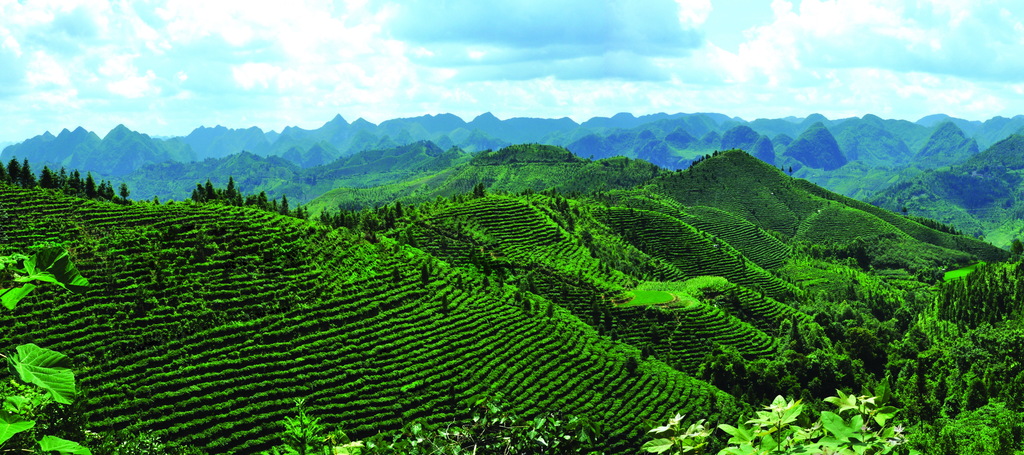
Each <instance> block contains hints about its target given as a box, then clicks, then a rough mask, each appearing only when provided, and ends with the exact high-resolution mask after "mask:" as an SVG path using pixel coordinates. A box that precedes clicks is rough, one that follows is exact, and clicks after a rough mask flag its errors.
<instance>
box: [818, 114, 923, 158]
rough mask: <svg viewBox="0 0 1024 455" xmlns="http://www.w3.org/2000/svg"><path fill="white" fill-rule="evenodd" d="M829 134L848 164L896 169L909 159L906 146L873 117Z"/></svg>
mask: <svg viewBox="0 0 1024 455" xmlns="http://www.w3.org/2000/svg"><path fill="white" fill-rule="evenodd" d="M833 133H834V135H835V138H836V142H837V143H838V144H839V148H840V149H841V150H842V151H843V153H844V154H845V155H846V158H847V159H848V160H849V161H862V162H864V163H865V164H867V165H870V166H873V167H878V166H897V165H903V164H906V163H908V162H909V161H910V159H911V158H912V156H913V153H912V152H911V151H910V148H909V147H907V144H906V143H905V142H903V141H902V140H901V139H900V138H898V137H896V136H895V135H893V134H892V133H891V132H889V131H888V130H887V129H886V125H885V124H884V122H883V121H882V119H880V118H878V117H875V116H867V115H865V116H864V117H863V118H861V119H852V120H849V121H846V122H843V123H842V124H840V125H837V126H836V127H834V128H833Z"/></svg>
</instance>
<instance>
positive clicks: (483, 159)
mask: <svg viewBox="0 0 1024 455" xmlns="http://www.w3.org/2000/svg"><path fill="white" fill-rule="evenodd" d="M665 172H666V171H665V170H663V169H661V168H659V167H657V166H654V165H653V164H651V163H648V162H646V161H641V160H631V159H629V158H623V157H619V158H609V159H604V160H599V161H591V160H586V159H582V158H579V157H578V156H576V155H574V154H572V153H571V152H569V151H568V150H566V149H564V148H561V147H555V146H547V145H537V144H530V145H516V146H510V147H506V148H504V149H501V150H497V151H492V152H481V153H480V154H477V155H476V156H474V157H473V159H472V160H471V161H470V162H468V163H465V164H462V165H456V166H452V167H450V168H447V169H444V170H441V171H439V172H436V173H433V174H429V175H423V176H419V177H416V178H413V179H410V180H405V181H402V182H398V183H392V184H388V185H382V186H378V187H373V188H366V189H362V188H336V189H333V190H331V191H328V192H327V193H324V194H323V195H322V196H320V197H318V198H316V199H314V200H313V201H311V202H310V203H309V208H310V210H311V212H312V213H319V212H322V211H324V210H337V209H338V208H339V207H340V208H343V209H346V210H353V209H362V208H366V207H372V206H374V205H379V204H388V203H392V202H395V201H401V202H403V203H407V204H410V203H411V204H417V203H421V202H424V201H431V200H434V199H436V198H437V197H450V196H453V195H457V194H462V193H466V192H470V191H472V190H473V187H475V186H476V185H477V184H483V185H484V186H485V187H486V188H487V189H488V190H490V191H501V192H514V193H518V192H523V191H544V190H547V189H555V190H558V191H560V192H565V193H572V192H578V193H582V192H590V191H602V190H611V189H622V188H631V187H633V186H636V185H638V184H640V183H642V182H645V181H647V180H649V179H650V178H652V177H654V176H657V175H661V174H664V173H665Z"/></svg>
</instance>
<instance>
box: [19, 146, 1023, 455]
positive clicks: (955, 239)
mask: <svg viewBox="0 0 1024 455" xmlns="http://www.w3.org/2000/svg"><path fill="white" fill-rule="evenodd" d="M371 161H372V160H371ZM452 169H455V170H456V172H454V173H451V174H444V175H443V176H442V174H436V175H437V177H432V178H436V179H438V181H440V182H447V185H446V186H440V185H439V186H438V187H435V188H427V187H420V188H424V189H430V190H432V191H434V192H433V193H426V194H423V196H422V197H423V199H421V201H422V202H416V203H412V202H409V201H411V199H407V200H405V201H402V200H399V201H398V202H395V203H388V202H386V201H378V203H376V204H373V205H372V206H371V207H377V208H373V209H367V210H362V211H358V212H353V211H341V212H336V211H333V210H328V211H325V212H323V213H322V215H321V216H320V217H319V219H320V220H321V221H322V223H317V222H313V221H305V220H299V219H295V218H289V217H284V216H280V215H277V214H271V213H267V212H264V211H260V210H257V209H254V208H241V207H229V206H222V205H218V204H217V203H207V204H196V203H192V202H185V203H180V202H179V203H173V204H152V203H147V202H137V203H134V204H127V203H122V204H111V203H106V202H97V201H86V200H82V199H78V198H72V197H68V196H64V195H60V194H58V193H55V192H52V191H48V190H40V189H22V188H17V187H13V186H10V185H8V184H2V183H0V215H2V216H0V223H3V224H2V227H3V230H2V231H0V232H2V233H3V235H4V243H3V247H2V249H0V254H6V253H9V252H13V251H23V250H26V249H28V248H30V247H31V246H32V245H33V244H36V243H38V242H40V241H55V242H59V243H61V244H63V245H65V246H67V247H68V248H69V250H70V251H71V253H72V255H73V258H74V261H75V263H76V264H77V265H78V267H79V269H80V270H81V271H82V273H83V274H84V275H86V276H88V277H89V279H90V281H91V282H92V283H93V286H92V287H91V288H90V290H89V291H87V292H86V293H84V294H81V295H74V294H66V293H62V292H58V291H54V290H46V291H45V292H40V293H39V294H37V295H36V296H35V297H33V298H30V299H29V300H27V301H26V302H25V303H24V304H23V305H22V306H20V307H19V308H18V310H17V311H16V312H15V313H14V314H13V316H12V317H11V318H10V319H9V320H10V321H11V323H10V324H5V325H4V326H3V327H0V338H2V339H3V340H4V342H5V343H7V344H15V343H23V342H28V341H32V342H35V343H38V344H40V345H42V346H46V347H50V348H52V349H56V350H59V351H62V352H65V353H66V354H68V355H69V356H70V357H71V358H72V359H74V362H75V368H76V376H77V377H78V378H80V382H81V385H82V387H83V388H84V389H85V390H86V393H85V394H84V396H83V397H82V398H81V406H82V409H84V410H85V413H86V417H87V421H88V423H87V428H88V429H89V430H90V431H95V432H107V431H112V430H127V431H128V432H129V433H134V434H140V433H143V434H144V433H152V434H154V435H156V436H158V437H160V438H162V439H164V440H167V441H172V442H176V443H184V444H190V445H194V446H197V447H200V448H203V449H205V450H207V451H208V452H210V453H226V452H239V453H251V452H254V451H258V450H262V449H266V448H269V447H270V446H271V445H274V444H277V443H278V441H279V429H280V424H279V422H280V421H281V420H282V419H283V418H284V417H285V416H289V415H291V414H292V412H294V411H293V401H292V400H293V399H294V398H306V399H308V400H309V410H310V412H311V413H313V414H314V415H316V416H318V417H321V418H323V419H324V421H325V422H326V423H328V424H330V425H337V426H340V427H342V428H344V429H345V430H346V431H347V432H349V433H350V434H351V435H353V436H354V437H357V438H365V437H369V436H372V435H374V434H376V433H377V432H381V431H384V432H392V431H395V430H398V429H399V428H401V427H402V426H403V425H404V424H406V423H410V422H412V421H414V420H416V419H423V422H424V425H427V426H431V425H447V424H448V423H451V422H457V421H459V420H460V419H466V418H467V414H466V408H465V407H464V406H463V405H462V401H463V400H465V399H467V398H470V397H471V396H474V395H477V394H479V393H495V392H500V393H501V394H502V395H503V396H504V397H505V398H506V399H508V400H509V401H510V406H511V407H512V408H513V409H514V410H515V411H516V412H520V413H524V414H526V415H529V416H537V415H541V414H545V413H548V412H560V413H566V414H572V415H578V416H582V417H586V418H589V419H593V420H594V421H596V422H598V424H599V427H600V428H601V435H602V436H601V439H600V442H599V446H600V448H601V449H602V450H605V451H606V452H607V453H633V452H634V451H636V450H637V448H638V447H639V446H640V444H641V443H642V440H643V438H644V433H645V432H646V430H647V429H648V428H650V426H651V424H652V423H651V422H657V421H662V420H664V419H666V418H667V417H670V416H671V415H674V414H675V413H680V414H686V415H688V416H699V417H700V418H708V419H710V421H711V422H730V423H731V422H735V421H736V420H737V419H738V418H739V416H740V415H741V414H747V413H749V410H750V409H752V408H754V407H759V406H760V405H761V404H763V403H764V402H765V401H766V400H770V399H771V398H772V397H774V396H775V395H776V394H786V395H789V396H805V397H808V398H817V399H820V398H821V397H824V396H827V395H832V394H834V393H835V390H836V389H837V388H841V389H844V390H851V389H854V388H856V387H859V386H860V385H867V386H872V387H873V386H874V385H876V384H877V383H878V382H879V381H881V380H883V379H884V378H885V371H887V370H886V368H887V365H892V368H904V367H906V365H908V363H907V362H911V363H912V362H914V361H915V359H917V358H918V357H917V351H916V350H913V349H909V348H905V344H904V342H903V340H904V336H905V335H906V337H907V339H910V340H912V339H915V338H913V337H914V336H925V337H928V339H933V337H938V336H939V335H937V333H946V332H936V331H934V330H932V329H929V328H928V327H926V326H921V327H919V326H918V325H920V324H925V323H926V321H927V320H928V319H927V318H924V319H921V320H917V319H915V317H914V316H913V315H915V314H925V315H927V314H931V313H929V311H932V310H930V309H929V308H928V307H927V305H929V304H930V303H929V304H926V303H923V302H932V301H934V300H935V299H934V297H935V296H937V295H942V294H939V291H938V290H937V288H936V287H935V285H933V284H932V283H933V282H934V280H935V276H934V274H932V273H931V272H933V271H935V270H936V269H937V268H938V267H940V266H946V265H953V264H962V263H967V262H973V261H976V260H977V259H978V258H984V259H986V260H989V261H992V260H997V259H1000V258H1003V257H1005V252H1002V250H997V249H995V248H993V247H991V246H988V245H986V244H984V243H981V242H978V241H976V240H973V239H970V238H966V237H959V236H954V235H951V234H947V233H944V232H940V231H937V230H935V229H932V228H930V227H927V226H925V225H921V224H919V223H917V222H916V221H912V220H909V219H906V218H903V217H901V216H899V215H894V214H891V213H888V212H885V211H883V210H881V209H878V208H875V207H872V206H869V205H867V204H863V203H858V202H856V201H852V200H849V199H847V198H844V197H842V196H840V195H837V194H834V193H830V192H828V191H826V190H823V189H820V188H817V187H815V186H814V185H812V184H809V183H807V182H804V181H800V180H796V179H792V178H791V177H788V176H786V175H785V174H784V173H782V172H780V171H779V170H778V169H776V168H774V167H773V166H771V165H768V164H765V163H763V162H762V161H760V160H758V159H756V158H754V157H752V156H750V155H748V154H746V153H744V152H740V151H727V152H723V153H718V154H715V156H712V157H709V158H707V159H704V160H702V161H701V162H699V163H697V164H696V165H694V166H693V167H692V168H691V169H689V170H686V171H679V172H666V171H663V170H659V169H658V168H656V167H653V166H651V165H650V164H649V163H644V162H641V161H637V160H626V159H622V158H620V159H611V160H600V161H589V160H585V159H581V158H579V157H576V156H574V155H572V154H571V153H569V152H567V151H566V150H564V149H561V148H557V147H549V146H538V145H526V146H515V147H509V148H506V149H502V150H498V151H495V152H489V153H486V154H479V155H477V156H475V157H474V158H473V159H472V160H471V161H470V162H468V163H465V164H463V165H460V166H457V167H455V168H452ZM544 169H548V171H547V172H548V173H546V174H545V173H543V170H544ZM602 170H603V172H601V171H602ZM449 171H451V170H449ZM446 172H448V171H446ZM645 173H646V174H645ZM487 176H494V177H495V178H494V179H493V180H484V179H482V178H481V177H487ZM524 176H533V177H535V178H536V182H537V183H536V184H538V185H540V184H544V185H548V186H550V183H551V182H560V183H561V184H562V185H564V188H566V191H574V192H575V191H579V194H575V193H573V194H569V193H565V192H562V191H561V190H551V189H549V188H541V189H542V190H544V191H543V192H540V190H535V191H527V190H530V189H531V188H529V187H527V188H524V189H522V190H517V189H515V188H516V187H513V186H512V185H513V184H514V183H515V182H524V181H527V182H533V181H532V180H528V179H524ZM555 176H559V177H560V178H555ZM474 179H475V180H474ZM470 182H473V183H472V185H470ZM530 184H534V183H530ZM462 186H465V187H466V189H465V190H463V191H462V192H459V191H457V190H456V188H460V187H462ZM510 188H511V189H510ZM519 188H522V187H519ZM587 189H592V190H590V191H587ZM440 191H448V192H449V193H448V195H444V194H441V193H440ZM505 191H507V193H506V192H505ZM411 194H415V195H417V196H419V194H418V193H415V192H411ZM399 202H401V203H399ZM878 246H881V248H877V247H878ZM900 267H905V268H906V269H907V270H909V271H910V272H911V273H906V271H904V273H902V274H896V273H894V272H895V271H896V269H898V268H900ZM883 272H884V273H883ZM943 292H945V291H943ZM949 292H953V291H949ZM956 308H960V307H956ZM936 311H937V310H936ZM943 311H946V313H943V314H947V315H949V314H960V313H958V311H960V310H943ZM993 311H996V310H995V309H994V310H993ZM915 320H917V321H918V322H917V323H915V322H914V321H915ZM914 324H918V325H914ZM912 327H916V328H914V329H913V330H919V331H923V333H925V335H913V333H916V332H913V330H911V328H912ZM934 339H935V340H936V342H939V340H940V339H939V338H934ZM901 349H902V350H901ZM922 374H924V373H922ZM936 374H937V373H936ZM943 377H944V376H943ZM900 378H903V376H900ZM901 381H902V382H899V383H898V384H896V385H898V386H899V387H898V388H897V390H898V391H899V394H898V399H899V400H901V403H902V405H903V406H911V407H912V406H918V404H917V403H918V398H917V396H916V395H915V393H916V392H915V391H914V390H912V386H913V384H914V382H910V383H907V382H906V381H903V380H902V379H901ZM929 381H930V380H925V383H927V384H931V382H929ZM948 381H951V382H950V383H953V382H952V381H954V379H948ZM936 393H937V392H936ZM992 394H993V395H992V396H993V397H995V398H998V397H1000V396H1001V395H999V392H992ZM972 400H975V401H972V403H975V402H976V401H977V397H976V396H975V397H974V398H972ZM945 401H948V402H949V403H951V404H950V406H960V404H961V403H962V401H961V397H959V396H956V397H952V396H951V397H949V398H946V399H945ZM943 403H944V401H939V404H938V406H943V405H944V404H943ZM908 409H917V410H913V411H911V412H912V414H911V415H913V416H914V418H915V419H916V420H915V421H920V422H922V425H933V424H934V425H947V424H946V423H942V422H940V421H937V420H935V418H934V417H928V415H927V414H925V413H924V412H925V411H927V410H929V409H934V406H933V405H932V404H930V402H929V403H923V404H920V406H919V407H918V408H908ZM958 415H959V414H958V413H955V412H951V413H949V414H947V416H948V418H949V419H956V418H958ZM694 418H696V417H694ZM965 418H966V417H965ZM943 422H944V421H943ZM918 429H919V430H923V431H928V430H927V427H918ZM721 442H722V441H718V443H721Z"/></svg>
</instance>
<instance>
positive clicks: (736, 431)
mask: <svg viewBox="0 0 1024 455" xmlns="http://www.w3.org/2000/svg"><path fill="white" fill-rule="evenodd" d="M718 429H720V430H722V431H724V432H726V433H729V435H730V436H732V437H731V438H729V441H728V443H729V444H749V443H750V441H752V440H753V439H754V434H753V432H751V431H750V428H749V427H747V426H746V425H740V426H739V428H736V427H734V426H732V425H726V424H724V423H722V424H719V425H718Z"/></svg>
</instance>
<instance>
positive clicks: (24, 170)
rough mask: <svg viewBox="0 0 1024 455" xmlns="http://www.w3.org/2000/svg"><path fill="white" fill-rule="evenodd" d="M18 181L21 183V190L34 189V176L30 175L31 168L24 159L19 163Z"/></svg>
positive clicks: (26, 159)
mask: <svg viewBox="0 0 1024 455" xmlns="http://www.w3.org/2000/svg"><path fill="white" fill-rule="evenodd" d="M18 180H20V181H21V186H22V188H34V187H35V186H36V175H35V174H33V173H32V168H31V167H29V165H28V158H25V160H24V161H22V163H21V176H20V177H19V178H18Z"/></svg>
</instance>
